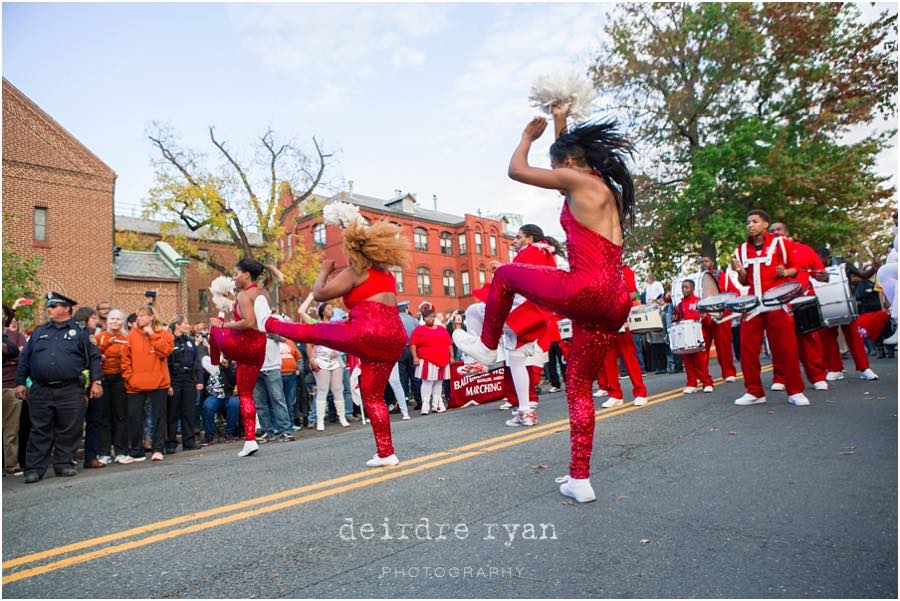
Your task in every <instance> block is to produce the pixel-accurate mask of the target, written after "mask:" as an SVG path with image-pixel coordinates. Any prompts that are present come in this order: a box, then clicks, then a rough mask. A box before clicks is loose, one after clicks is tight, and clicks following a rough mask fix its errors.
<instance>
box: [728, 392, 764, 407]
mask: <svg viewBox="0 0 900 601" xmlns="http://www.w3.org/2000/svg"><path fill="white" fill-rule="evenodd" d="M765 402H766V397H764V396H759V397H757V396H753V395H752V394H750V393H749V392H748V393H747V394H745V395H744V396H742V397H741V398H739V399H735V401H734V404H735V405H759V404H760V403H765Z"/></svg>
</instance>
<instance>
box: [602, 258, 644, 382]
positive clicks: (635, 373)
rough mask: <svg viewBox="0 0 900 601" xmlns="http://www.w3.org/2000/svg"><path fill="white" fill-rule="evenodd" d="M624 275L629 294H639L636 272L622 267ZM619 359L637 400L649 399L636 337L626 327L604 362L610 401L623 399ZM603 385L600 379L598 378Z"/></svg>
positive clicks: (615, 340)
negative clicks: (635, 344)
mask: <svg viewBox="0 0 900 601" xmlns="http://www.w3.org/2000/svg"><path fill="white" fill-rule="evenodd" d="M622 273H623V275H624V277H625V288H626V290H628V293H629V294H632V295H636V294H637V281H636V278H635V276H634V271H632V269H631V268H630V267H629V266H628V265H623V266H622ZM619 357H621V358H622V362H623V363H624V364H625V370H626V371H627V372H628V377H629V378H630V379H631V388H632V393H633V394H634V397H635V398H646V397H647V386H646V385H645V384H644V377H643V375H642V374H641V364H640V363H639V362H638V358H637V348H636V347H635V346H634V336H633V335H632V334H631V330H630V329H629V328H628V326H627V325H626V326H625V328H624V329H623V331H621V332H618V333H617V334H615V338H614V340H613V344H611V345H610V346H609V350H607V352H606V356H605V357H604V360H603V372H604V377H605V379H606V388H605V390H606V391H608V392H609V398H610V399H621V398H623V392H622V384H621V383H620V382H619V361H618V359H619ZM597 380H598V381H599V382H601V383H602V381H603V380H602V379H601V378H600V377H598V378H597Z"/></svg>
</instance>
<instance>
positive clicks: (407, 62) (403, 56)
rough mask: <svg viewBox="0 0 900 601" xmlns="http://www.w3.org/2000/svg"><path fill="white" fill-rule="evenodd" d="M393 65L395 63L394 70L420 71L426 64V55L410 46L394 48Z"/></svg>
mask: <svg viewBox="0 0 900 601" xmlns="http://www.w3.org/2000/svg"><path fill="white" fill-rule="evenodd" d="M391 63H393V65H394V69H398V70H399V69H402V68H403V67H412V68H413V69H417V70H418V69H421V68H422V66H423V65H424V64H425V53H424V52H422V51H421V50H416V49H415V48H410V47H409V46H398V47H396V48H394V53H393V55H392V56H391Z"/></svg>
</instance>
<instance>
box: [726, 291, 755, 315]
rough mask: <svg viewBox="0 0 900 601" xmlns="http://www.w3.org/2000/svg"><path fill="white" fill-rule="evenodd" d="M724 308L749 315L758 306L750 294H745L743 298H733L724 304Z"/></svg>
mask: <svg viewBox="0 0 900 601" xmlns="http://www.w3.org/2000/svg"><path fill="white" fill-rule="evenodd" d="M725 306H726V307H728V309H729V310H731V311H734V312H735V313H749V312H750V311H752V310H753V309H755V308H757V307H758V306H759V299H758V298H756V297H755V296H753V295H752V294H745V295H743V296H736V297H734V298H733V299H731V300H730V301H728V302H726V303H725Z"/></svg>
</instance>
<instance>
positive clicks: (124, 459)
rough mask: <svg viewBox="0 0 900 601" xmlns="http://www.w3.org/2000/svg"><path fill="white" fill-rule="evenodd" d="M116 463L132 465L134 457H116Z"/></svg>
mask: <svg viewBox="0 0 900 601" xmlns="http://www.w3.org/2000/svg"><path fill="white" fill-rule="evenodd" d="M116 463H121V464H122V465H128V464H129V463H134V457H132V456H131V455H116Z"/></svg>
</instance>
